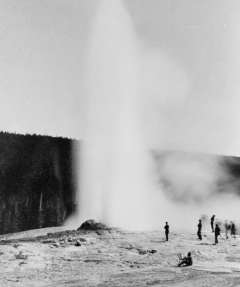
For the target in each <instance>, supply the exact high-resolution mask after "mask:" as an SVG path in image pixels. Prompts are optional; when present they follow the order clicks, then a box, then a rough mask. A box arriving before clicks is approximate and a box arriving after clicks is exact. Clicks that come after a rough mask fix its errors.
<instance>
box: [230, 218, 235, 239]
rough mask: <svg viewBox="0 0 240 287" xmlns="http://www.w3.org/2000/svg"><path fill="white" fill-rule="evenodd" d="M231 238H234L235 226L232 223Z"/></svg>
mask: <svg viewBox="0 0 240 287" xmlns="http://www.w3.org/2000/svg"><path fill="white" fill-rule="evenodd" d="M231 236H233V237H234V238H235V236H236V226H235V224H234V223H233V222H232V224H231Z"/></svg>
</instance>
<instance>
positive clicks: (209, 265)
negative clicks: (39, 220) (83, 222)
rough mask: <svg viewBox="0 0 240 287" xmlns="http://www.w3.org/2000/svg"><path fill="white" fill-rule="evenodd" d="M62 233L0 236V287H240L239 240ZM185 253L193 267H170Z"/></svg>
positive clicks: (178, 235) (186, 235) (155, 234)
mask: <svg viewBox="0 0 240 287" xmlns="http://www.w3.org/2000/svg"><path fill="white" fill-rule="evenodd" d="M63 230H64V228H48V229H41V230H32V231H27V232H21V233H16V234H12V235H5V236H1V237H0V286H14V287H15V286H26V287H27V286H31V287H32V286H37V287H40V286H58V287H61V286H75V287H76V286H86V287H87V286H106V287H107V286H205V287H207V286H224V287H226V286H240V238H236V239H229V240H224V239H223V238H222V239H220V242H219V245H217V246H215V245H212V243H213V240H214V238H213V234H212V233H210V232H209V233H206V235H205V236H204V237H203V241H202V242H200V241H198V240H197V239H196V235H195V234H190V233H182V234H181V233H172V234H170V241H169V242H164V240H163V233H162V232H161V231H157V232H148V233H130V232H123V231H117V230H112V231H111V232H108V231H106V232H99V233H98V234H97V233H96V232H89V233H77V232H66V231H64V232H61V233H57V232H59V231H63ZM49 232H51V233H52V234H50V235H49V236H46V234H47V233H49ZM39 236H40V237H39ZM76 240H79V242H80V243H81V246H75V242H76ZM151 250H156V252H155V253H151V252H150V251H151ZM188 251H191V252H192V255H193V262H194V264H193V266H192V267H183V268H178V267H176V264H177V254H178V253H184V254H185V253H187V252H188Z"/></svg>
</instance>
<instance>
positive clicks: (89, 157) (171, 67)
mask: <svg viewBox="0 0 240 287" xmlns="http://www.w3.org/2000/svg"><path fill="white" fill-rule="evenodd" d="M98 3H99V7H97V15H96V17H95V18H94V21H93V24H92V29H91V32H90V33H89V35H90V36H89V39H88V47H87V50H86V51H87V52H86V61H85V79H84V83H85V86H84V96H85V99H86V101H85V102H84V104H86V109H85V112H86V115H85V123H84V124H83V126H84V127H85V131H84V136H83V138H82V142H83V144H82V145H81V151H80V156H79V162H80V165H79V166H80V176H79V194H78V204H79V206H78V214H77V216H76V218H75V219H76V222H72V224H74V225H75V224H76V225H77V226H79V224H80V223H81V222H82V221H84V220H86V219H90V218H91V219H95V220H97V221H102V222H103V223H106V224H109V225H112V226H117V227H122V228H126V229H132V230H137V229H138V230H139V229H154V228H159V227H160V226H162V225H163V223H164V222H165V221H166V220H167V221H169V223H170V226H171V228H172V230H176V229H177V228H178V229H188V230H192V228H193V226H196V222H197V220H198V219H199V217H200V216H201V215H202V214H210V215H211V214H212V213H215V214H217V216H219V218H226V214H225V213H226V206H229V205H231V208H230V209H229V210H228V215H227V216H228V219H234V218H237V217H238V213H239V212H238V210H239V207H238V206H239V202H240V201H239V198H237V197H236V194H237V193H238V189H237V188H236V187H235V186H233V184H232V179H231V176H230V177H229V174H228V173H226V170H225V168H224V166H222V164H221V161H219V159H218V157H208V156H196V157H195V155H194V156H191V155H186V154H178V153H174V152H173V153H168V154H167V153H166V152H165V153H166V154H165V156H164V160H163V157H162V158H161V157H160V158H161V163H160V165H159V169H158V170H157V168H158V167H157V165H156V162H155V166H153V164H152V163H153V162H152V160H153V158H152V156H151V153H150V150H162V151H163V153H164V150H166V149H170V150H171V149H172V150H175V149H176V150H179V149H180V150H186V151H192V152H202V153H209V152H210V153H213V152H214V149H213V146H214V147H215V146H216V150H218V149H217V147H218V145H217V144H216V142H214V141H213V139H214V137H213V134H214V135H215V132H216V130H217V129H216V128H215V127H214V129H213V123H212V117H213V116H212V109H211V108H210V109H209V107H208V102H207V101H206V103H205V101H203V102H202V101H199V97H198V94H196V93H195V91H194V92H191V89H190V87H191V86H194V85H192V84H193V83H192V81H193V80H192V79H191V77H190V76H189V75H188V74H187V72H186V70H185V69H184V67H182V65H180V66H179V63H178V62H176V59H174V58H169V55H165V54H164V53H163V52H162V51H161V49H160V47H158V49H156V50H154V49H151V48H150V47H148V46H147V45H146V46H144V45H142V43H140V42H139V39H138V38H137V35H136V33H135V31H134V27H133V24H132V21H131V17H130V16H129V15H128V13H127V10H126V9H125V7H124V5H123V1H121V0H114V1H108V0H102V1H99V2H98ZM144 67H146V68H144ZM209 99H212V100H214V99H215V98H214V96H213V95H212V94H211V89H210V91H209ZM220 110H221V106H220ZM216 111H218V109H217V108H216ZM196 115H197V116H196ZM209 126H210V128H209ZM213 131H214V133H213ZM219 135H220V138H221V136H222V134H221V130H219ZM166 155H167V156H166ZM153 167H154V168H153ZM154 170H155V171H157V172H158V173H159V172H160V173H161V177H159V174H157V173H155V172H154ZM160 178H161V180H159V179H160ZM156 179H158V180H156ZM219 179H221V180H220V181H219ZM223 180H224V182H225V183H227V185H224V188H223V187H220V186H219V182H222V181H223ZM226 186H227V188H228V189H230V188H231V189H232V192H231V193H227V192H226V191H225V190H223V189H226ZM163 189H164V192H162V190H163ZM219 190H221V191H222V192H221V193H220V192H219ZM167 192H171V194H172V195H173V196H171V194H170V196H166V193H167ZM167 195H169V194H167ZM181 197H183V198H182V199H184V200H181V201H179V200H176V199H179V198H181ZM189 199H192V200H189ZM199 199H200V201H199Z"/></svg>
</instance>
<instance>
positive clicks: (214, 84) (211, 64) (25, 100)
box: [0, 0, 240, 154]
mask: <svg viewBox="0 0 240 287" xmlns="http://www.w3.org/2000/svg"><path fill="white" fill-rule="evenodd" d="M109 1H114V0H109ZM99 2H100V1H99V0H75V1H74V0H48V1H47V0H34V1H32V0H21V1H19V0H6V1H3V0H0V100H1V104H0V129H1V130H8V131H16V132H20V133H24V132H28V133H33V132H35V133H40V134H50V135H53V136H54V135H61V136H69V137H76V138H81V131H82V129H83V128H84V127H83V126H82V125H84V120H83V118H84V111H85V106H84V104H85V98H84V89H83V77H84V72H85V70H84V59H85V57H86V54H87V43H88V42H87V41H88V38H89V33H90V27H91V25H92V23H93V21H94V17H95V14H96V11H97V8H98V4H99ZM125 3H126V7H127V9H128V11H129V14H130V15H131V17H132V23H133V27H134V29H135V31H136V34H137V38H138V40H139V43H141V45H142V47H144V48H145V49H146V50H150V51H154V53H158V52H161V54H162V55H164V57H166V58H167V59H171V61H172V62H174V65H175V63H176V64H177V66H179V67H181V70H183V71H184V73H185V74H186V75H187V78H188V88H187V89H186V92H185V93H186V95H185V101H184V108H183V106H182V105H180V107H177V112H176V106H175V107H174V109H173V108H172V107H170V108H169V116H170V117H171V116H172V117H171V119H170V122H171V123H170V124H169V121H168V123H167V127H169V125H170V126H171V124H172V125H174V126H175V125H176V124H177V125H178V128H179V129H181V128H182V127H183V126H188V122H192V123H196V129H197V134H199V136H200V138H203V137H204V132H203V130H204V129H205V125H206V129H208V130H209V133H207V135H206V136H207V137H208V138H209V141H212V140H213V138H215V139H216V141H222V142H223V146H224V148H225V147H226V146H227V148H226V149H224V148H223V146H222V147H221V148H220V149H219V151H220V152H223V153H227V154H228V153H234V154H236V153H240V152H239V151H238V148H237V147H238V146H240V136H239V135H238V130H239V124H238V122H240V121H239V120H240V116H239V115H238V113H239V112H238V103H239V101H240V100H239V99H240V97H239V92H240V85H239V83H240V81H239V77H240V56H239V51H240V15H239V14H240V2H239V1H238V0H235V1H234V0H201V1H199V0H127V1H125ZM123 45H124V43H123ZM169 77H171V75H169ZM171 84H172V85H173V86H174V81H173V83H171ZM154 85H156V87H154V89H153V90H154V91H153V92H154V93H155V92H156V93H158V91H159V90H161V88H159V87H157V82H156V83H155V82H154ZM196 106H197V109H196V111H194V112H192V110H193V109H194V108H196ZM173 111H174V112H173ZM182 112H184V114H185V115H186V116H185V117H184V119H183V120H182V121H181V122H179V120H178V119H179V116H180V114H181V113H182ZM205 114H206V115H207V116H206V117H205V116H204V115H205ZM203 118H205V121H204V125H203V124H202V120H204V119H203ZM206 119H207V121H206ZM168 120H169V119H168ZM198 126H200V128H199V130H198ZM196 129H195V128H194V129H192V128H191V129H188V131H187V132H186V135H189V134H190V137H193V138H194V137H195V136H196V134H195V130H196ZM219 130H221V131H222V132H221V133H219ZM216 131H218V132H216ZM215 132H216V134H215ZM174 134H175V133H174ZM235 135H236V136H235ZM166 136H167V137H169V138H170V139H171V140H172V141H175V139H176V141H178V138H177V135H174V137H172V133H168V132H167V133H166ZM175 137H176V138H175ZM234 137H235V138H234ZM226 138H228V140H227V141H225V139H226ZM229 138H231V139H233V138H234V142H235V144H234V143H229ZM171 140H169V141H167V144H168V145H169V144H170V142H171ZM170 145H171V144H170ZM208 145H209V144H208V142H207V143H206V146H208ZM203 149H204V148H203ZM209 150H210V152H212V151H213V150H214V147H212V146H211V148H210V149H209Z"/></svg>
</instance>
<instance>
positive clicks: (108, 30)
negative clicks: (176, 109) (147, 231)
mask: <svg viewBox="0 0 240 287" xmlns="http://www.w3.org/2000/svg"><path fill="white" fill-rule="evenodd" d="M99 4H100V5H99V7H98V10H97V15H96V18H95V21H94V23H93V26H92V31H91V33H90V38H89V46H88V51H87V57H86V78H85V84H86V86H85V96H86V99H87V108H86V122H85V127H86V130H85V135H84V141H83V148H82V151H81V156H80V170H81V176H80V184H79V186H80V197H79V217H78V218H80V219H81V220H85V219H87V218H94V219H97V220H102V221H104V222H106V223H108V224H111V225H114V226H119V227H124V228H131V229H139V228H145V227H146V226H145V223H146V219H147V215H146V213H145V212H144V210H143V206H144V205H145V204H146V200H147V190H148V188H149V183H148V177H147V176H146V175H147V172H148V171H147V169H148V164H147V161H148V155H147V152H146V151H145V150H144V142H143V137H142V135H141V128H140V126H139V119H138V94H137V73H138V70H139V69H138V57H139V55H138V43H137V39H136V35H135V32H134V29H133V26H132V23H131V19H130V17H129V15H128V13H127V11H126V9H125V7H124V3H123V2H122V1H120V0H114V1H107V0H103V1H101V2H100V1H99Z"/></svg>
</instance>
